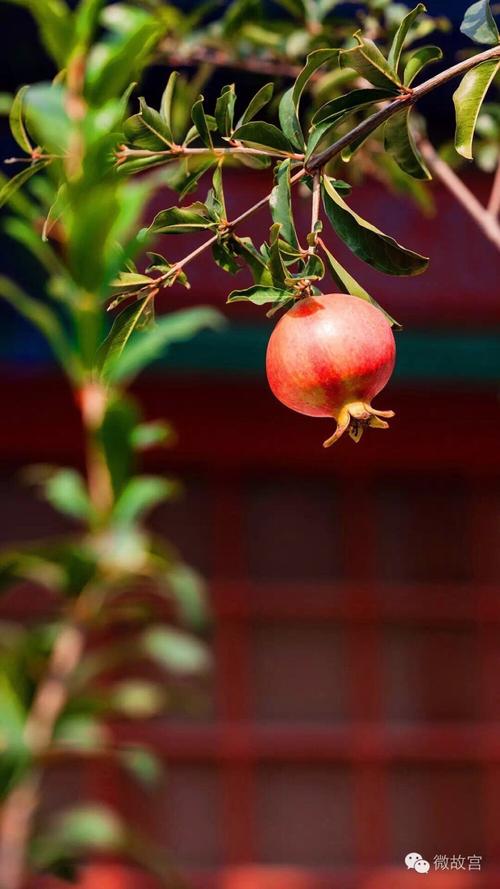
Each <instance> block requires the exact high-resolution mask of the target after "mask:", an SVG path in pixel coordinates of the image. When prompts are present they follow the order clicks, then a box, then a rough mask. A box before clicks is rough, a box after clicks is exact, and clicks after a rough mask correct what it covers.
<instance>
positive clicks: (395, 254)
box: [322, 177, 429, 275]
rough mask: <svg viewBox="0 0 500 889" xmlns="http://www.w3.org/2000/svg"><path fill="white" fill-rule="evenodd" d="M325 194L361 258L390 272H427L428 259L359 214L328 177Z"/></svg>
mask: <svg viewBox="0 0 500 889" xmlns="http://www.w3.org/2000/svg"><path fill="white" fill-rule="evenodd" d="M322 193H323V204H324V207H325V211H326V214H327V216H328V218H329V220H330V222H331V224H332V226H333V228H334V229H335V231H336V232H337V234H338V235H339V237H340V238H342V240H343V241H344V242H345V244H347V246H348V247H349V249H350V250H352V252H353V253H354V254H355V255H356V256H358V257H359V259H362V260H363V262H366V263H368V265H371V266H373V268H376V269H378V270H379V271H380V272H385V273H386V274H387V275H419V274H421V273H422V272H424V271H425V269H426V268H427V266H428V263H429V260H428V259H426V258H425V257H424V256H420V254H418V253H414V252H413V251H412V250H407V249H406V248H405V247H401V245H400V244H398V243H397V242H396V241H395V240H394V239H393V238H391V237H389V236H388V235H385V234H383V232H381V231H380V230H379V229H378V228H375V226H373V225H371V224H370V223H369V222H366V220H364V219H362V218H361V217H360V216H358V214H357V213H355V212H354V210H352V209H351V208H350V207H349V206H348V205H347V204H346V203H345V201H344V200H343V199H342V198H341V197H340V195H339V194H337V192H336V191H335V188H334V187H333V186H332V185H331V183H330V181H329V180H328V179H327V178H326V177H325V178H324V180H323V188H322Z"/></svg>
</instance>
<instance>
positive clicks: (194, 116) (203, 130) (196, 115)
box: [191, 96, 214, 148]
mask: <svg viewBox="0 0 500 889" xmlns="http://www.w3.org/2000/svg"><path fill="white" fill-rule="evenodd" d="M203 101H204V99H203V96H200V98H199V99H197V101H196V102H195V103H194V105H193V107H192V108H191V120H192V121H193V123H194V125H195V127H196V129H197V131H198V135H199V137H200V139H201V141H202V142H203V144H204V145H206V147H207V148H213V147H214V145H213V142H212V136H211V135H210V128H209V124H208V122H207V118H206V115H205V109H204V107H203Z"/></svg>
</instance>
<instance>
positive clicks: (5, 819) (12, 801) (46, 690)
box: [0, 603, 85, 889]
mask: <svg viewBox="0 0 500 889" xmlns="http://www.w3.org/2000/svg"><path fill="white" fill-rule="evenodd" d="M76 607H77V605H76V603H75V609H76ZM84 644H85V635H84V632H83V629H82V627H81V625H80V624H79V622H78V621H77V619H76V618H75V619H72V620H70V621H69V622H68V623H67V624H66V625H65V626H64V627H63V629H62V630H61V633H60V634H59V636H58V638H57V640H56V642H55V645H54V648H53V650H52V655H51V658H50V662H49V666H48V670H47V674H46V676H45V678H44V679H43V680H42V682H41V683H40V685H39V686H38V688H37V691H36V693H35V697H34V699H33V704H32V706H31V710H30V713H29V715H28V718H27V720H26V725H25V731H24V741H25V743H26V746H27V747H28V749H29V751H30V753H31V755H32V756H33V758H34V759H37V758H38V757H39V756H41V755H42V754H43V753H45V752H46V750H47V749H48V748H49V746H50V744H51V741H52V735H53V732H54V727H55V724H56V722H57V719H58V718H59V715H60V714H61V712H62V710H63V708H64V706H65V704H66V701H67V699H68V693H69V683H70V680H71V676H72V674H73V672H74V670H75V668H76V666H77V665H78V663H79V661H80V658H81V655H82V652H83V648H84ZM39 787H40V773H39V772H38V771H37V770H36V769H34V770H33V771H31V772H30V773H29V774H28V775H27V776H26V778H24V779H23V780H22V781H21V782H20V783H19V784H17V786H16V787H15V788H14V790H13V791H12V792H11V793H10V794H9V796H8V797H7V799H6V801H5V803H4V806H3V809H2V817H1V821H0V886H1V887H2V889H19V887H20V886H21V885H22V883H23V878H24V870H25V859H26V847H27V845H28V842H29V837H30V832H31V823H32V819H33V815H34V813H35V811H36V808H37V805H38V793H39Z"/></svg>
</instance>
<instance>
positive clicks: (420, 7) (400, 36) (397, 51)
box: [387, 3, 426, 75]
mask: <svg viewBox="0 0 500 889" xmlns="http://www.w3.org/2000/svg"><path fill="white" fill-rule="evenodd" d="M425 11H426V10H425V6H424V4H423V3H418V4H417V5H416V6H415V8H414V9H412V10H411V11H410V12H409V13H408V14H407V15H405V17H404V18H403V20H402V22H401V24H400V26H399V28H398V30H397V31H396V34H395V35H394V39H393V41H392V45H391V48H390V50H389V55H388V58H387V61H388V62H389V65H390V66H391V68H392V70H393V71H394V73H395V74H396V75H397V74H398V72H399V62H400V59H401V53H402V51H403V47H404V45H405V41H406V38H407V37H408V34H409V33H410V31H411V28H412V25H413V24H414V22H415V21H416V19H417V18H418V17H419V15H421V13H422V12H425Z"/></svg>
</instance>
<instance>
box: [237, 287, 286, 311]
mask: <svg viewBox="0 0 500 889" xmlns="http://www.w3.org/2000/svg"><path fill="white" fill-rule="evenodd" d="M292 296H293V294H292V293H290V291H289V290H282V289H280V288H279V287H263V286H261V285H260V284H255V285H254V286H253V287H247V288H246V289H245V290H233V291H232V292H231V293H230V294H229V296H228V298H227V302H228V303H237V302H251V303H253V304H254V305H256V306H265V305H267V304H268V303H273V304H274V303H282V302H288V300H289V299H290V298H291V297H292Z"/></svg>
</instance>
